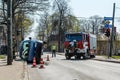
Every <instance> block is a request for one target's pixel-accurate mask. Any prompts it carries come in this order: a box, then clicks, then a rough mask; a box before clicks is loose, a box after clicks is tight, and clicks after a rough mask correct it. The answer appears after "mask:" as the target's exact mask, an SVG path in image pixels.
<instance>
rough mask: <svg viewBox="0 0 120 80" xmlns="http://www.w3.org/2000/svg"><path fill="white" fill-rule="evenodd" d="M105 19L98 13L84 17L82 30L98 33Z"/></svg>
mask: <svg viewBox="0 0 120 80" xmlns="http://www.w3.org/2000/svg"><path fill="white" fill-rule="evenodd" d="M102 21H103V19H102V18H101V17H99V16H98V15H95V16H91V17H90V18H84V19H81V20H80V27H81V31H85V32H88V31H89V32H91V33H93V34H98V33H99V29H100V27H101V23H102Z"/></svg>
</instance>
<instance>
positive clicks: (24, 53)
mask: <svg viewBox="0 0 120 80" xmlns="http://www.w3.org/2000/svg"><path fill="white" fill-rule="evenodd" d="M42 46H43V43H42V42H40V41H37V40H24V41H22V42H21V43H20V48H19V54H20V58H21V59H23V60H25V61H27V62H32V61H33V58H34V57H36V62H37V63H39V62H40V58H41V54H42Z"/></svg>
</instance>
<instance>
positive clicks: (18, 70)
mask: <svg viewBox="0 0 120 80" xmlns="http://www.w3.org/2000/svg"><path fill="white" fill-rule="evenodd" d="M0 80H28V79H27V69H26V63H25V62H24V61H21V60H20V59H17V60H13V62H12V65H7V59H6V58H5V59H0Z"/></svg>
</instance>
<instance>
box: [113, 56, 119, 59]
mask: <svg viewBox="0 0 120 80" xmlns="http://www.w3.org/2000/svg"><path fill="white" fill-rule="evenodd" d="M112 58H114V59H120V56H112Z"/></svg>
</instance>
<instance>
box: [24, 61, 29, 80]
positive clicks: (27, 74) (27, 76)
mask: <svg viewBox="0 0 120 80" xmlns="http://www.w3.org/2000/svg"><path fill="white" fill-rule="evenodd" d="M23 80H29V73H28V68H27V62H23Z"/></svg>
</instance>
